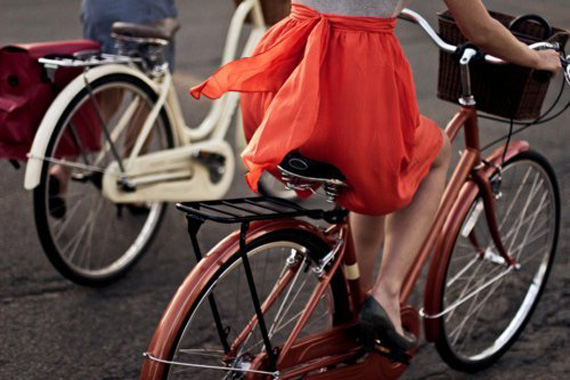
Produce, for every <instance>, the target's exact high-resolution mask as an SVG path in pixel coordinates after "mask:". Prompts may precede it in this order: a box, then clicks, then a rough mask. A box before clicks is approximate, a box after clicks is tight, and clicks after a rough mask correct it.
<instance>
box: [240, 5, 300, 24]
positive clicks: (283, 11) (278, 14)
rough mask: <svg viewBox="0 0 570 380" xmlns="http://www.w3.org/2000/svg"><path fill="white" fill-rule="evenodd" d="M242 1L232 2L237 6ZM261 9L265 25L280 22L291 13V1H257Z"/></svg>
mask: <svg viewBox="0 0 570 380" xmlns="http://www.w3.org/2000/svg"><path fill="white" fill-rule="evenodd" d="M242 1H243V0H234V3H235V4H236V6H238V5H239V4H240V3H241V2H242ZM259 1H260V2H261V8H262V9H263V18H264V19H265V23H266V24H267V25H273V24H276V23H277V22H279V21H281V20H282V19H284V18H285V17H287V16H288V15H289V13H291V0H259Z"/></svg>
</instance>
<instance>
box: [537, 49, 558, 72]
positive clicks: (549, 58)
mask: <svg viewBox="0 0 570 380" xmlns="http://www.w3.org/2000/svg"><path fill="white" fill-rule="evenodd" d="M536 54H537V56H538V61H537V64H536V66H535V67H534V68H535V69H537V70H544V71H549V72H551V73H552V74H557V73H558V72H559V71H560V70H561V69H562V63H561V62H560V53H559V52H558V51H556V50H538V51H536Z"/></svg>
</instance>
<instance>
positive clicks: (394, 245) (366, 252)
mask: <svg viewBox="0 0 570 380" xmlns="http://www.w3.org/2000/svg"><path fill="white" fill-rule="evenodd" d="M443 136H444V143H443V146H442V148H441V150H440V152H439V154H438V156H437V157H436V159H435V160H434V162H433V164H432V167H431V169H430V172H429V173H428V175H427V176H426V178H425V179H424V180H423V181H422V183H421V185H420V186H419V188H418V191H417V192H416V194H415V196H414V199H413V200H412V202H411V203H410V204H409V205H408V206H407V207H406V208H404V209H402V210H400V211H397V212H395V213H393V214H390V215H387V216H368V215H361V214H356V213H351V214H350V223H351V231H352V235H353V241H354V246H355V251H356V254H357V258H358V263H359V267H360V281H361V287H362V289H363V290H364V291H368V290H370V294H371V295H372V296H373V297H374V298H375V299H376V300H377V301H378V302H379V303H380V304H381V305H382V306H383V307H384V309H385V310H386V312H387V313H388V316H389V317H390V319H391V320H392V322H393V323H394V326H395V327H396V331H397V332H398V333H400V334H402V325H401V321H400V292H401V289H402V285H403V282H404V278H405V276H406V274H407V273H408V270H409V269H410V267H411V265H412V263H413V262H414V260H415V258H416V256H417V254H418V253H419V250H420V248H421V245H422V244H423V241H424V240H425V238H426V237H427V234H428V232H429V229H430V227H431V225H432V223H433V220H434V218H435V214H436V212H437V209H438V207H439V203H440V201H441V196H442V194H443V189H444V187H445V176H446V173H447V168H448V166H449V162H450V160H451V144H450V142H449V139H448V138H447V135H445V134H443ZM384 236H386V241H385V243H384V253H383V257H382V265H381V267H380V273H379V275H378V278H377V280H376V283H375V284H374V283H373V267H374V260H375V259H376V257H377V255H378V253H379V252H380V247H381V245H382V240H383V239H384Z"/></svg>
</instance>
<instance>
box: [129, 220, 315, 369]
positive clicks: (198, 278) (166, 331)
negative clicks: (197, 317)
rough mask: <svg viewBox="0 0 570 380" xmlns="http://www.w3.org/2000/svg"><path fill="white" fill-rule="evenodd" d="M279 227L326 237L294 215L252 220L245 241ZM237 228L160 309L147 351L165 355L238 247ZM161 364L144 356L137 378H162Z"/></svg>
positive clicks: (168, 353)
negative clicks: (213, 279) (219, 271)
mask: <svg viewBox="0 0 570 380" xmlns="http://www.w3.org/2000/svg"><path fill="white" fill-rule="evenodd" d="M282 230H296V231H299V232H307V233H311V234H314V235H316V236H318V237H320V238H322V239H323V241H326V237H325V235H324V233H323V231H321V230H319V229H318V228H317V227H315V226H313V225H312V224H309V223H307V222H304V221H301V220H296V219H284V220H275V221H262V222H257V223H252V225H251V227H250V228H249V230H248V232H247V235H246V244H249V243H251V242H252V241H254V240H255V239H257V238H259V237H261V236H262V235H265V234H268V233H272V232H275V231H282ZM239 239H240V236H239V230H237V231H235V232H233V233H232V234H231V235H229V236H228V237H226V238H225V239H224V240H222V241H221V242H220V243H218V244H217V245H216V246H215V247H214V248H212V249H211V250H210V251H209V252H208V253H207V254H206V255H205V256H204V257H203V259H202V260H200V262H198V264H197V265H196V266H195V267H194V268H193V269H192V271H191V272H190V273H189V274H188V276H187V277H186V279H185V280H184V282H183V283H182V285H181V286H180V287H179V288H178V290H177V292H176V294H175V295H174V297H173V298H172V300H171V301H170V304H169V305H168V307H167V308H166V310H165V311H164V313H163V315H162V318H161V320H160V322H159V323H158V326H157V328H156V330H155V333H154V335H153V338H152V340H151V343H150V345H149V348H148V351H147V352H148V353H150V354H151V355H152V356H154V357H156V358H160V359H168V358H170V356H171V354H172V353H171V352H170V350H171V349H172V347H173V346H174V344H175V341H176V339H178V332H179V331H180V330H181V329H182V328H183V324H184V323H185V322H186V317H187V315H188V313H189V312H190V308H191V307H192V305H193V304H194V302H195V301H196V300H197V298H198V296H199V295H200V294H201V293H202V291H203V290H204V288H205V285H206V284H207V283H208V282H209V281H210V279H211V278H212V276H213V275H214V274H215V273H216V272H217V271H218V270H219V269H220V268H222V267H223V266H224V265H225V264H226V263H227V262H228V260H230V258H231V257H232V256H233V255H234V254H235V253H236V252H237V251H238V250H239ZM165 368H166V365H165V364H162V363H158V362H156V361H152V360H150V359H146V360H145V361H144V363H143V368H142V372H141V377H140V378H141V379H162V376H163V373H164V370H165Z"/></svg>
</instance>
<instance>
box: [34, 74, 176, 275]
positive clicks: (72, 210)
mask: <svg viewBox="0 0 570 380" xmlns="http://www.w3.org/2000/svg"><path fill="white" fill-rule="evenodd" d="M90 91H92V93H93V94H95V95H94V96H95V98H96V99H97V102H99V101H100V102H102V103H101V104H104V105H105V106H104V107H99V108H102V109H103V111H104V112H102V113H104V114H106V116H105V117H107V119H108V120H107V123H108V124H109V128H111V125H110V124H111V122H113V120H117V119H119V120H120V118H121V115H123V117H126V116H124V115H125V114H126V112H128V110H129V109H132V110H133V111H132V113H131V114H130V117H131V119H128V120H127V121H126V123H125V124H126V126H124V127H123V128H122V129H120V130H119V128H117V129H113V130H110V131H109V133H113V131H115V130H116V131H118V132H117V135H116V136H115V137H116V144H115V145H116V146H115V148H116V149H117V150H121V151H123V152H120V153H125V154H124V155H127V154H128V151H129V149H131V147H132V144H133V143H134V141H135V140H136V138H135V137H134V136H137V133H138V132H139V131H140V129H139V128H137V125H139V124H137V122H138V121H139V120H143V118H144V119H146V116H144V115H145V112H149V110H150V109H151V108H152V106H153V105H154V104H155V102H156V101H157V99H158V95H157V94H156V93H155V92H154V90H153V89H152V88H150V87H149V86H148V85H147V84H146V83H145V82H144V81H142V80H141V79H139V78H137V77H134V76H131V75H128V74H108V75H105V76H102V77H100V78H98V79H96V80H94V81H93V82H92V83H91V84H90V89H88V88H86V87H83V88H82V89H81V90H80V91H78V92H77V93H76V94H75V95H74V96H73V98H72V100H71V101H70V102H69V105H68V106H67V107H66V108H65V109H64V111H63V112H62V113H61V115H60V116H59V118H58V120H57V123H56V126H55V129H54V131H53V133H52V134H51V136H50V137H49V143H48V147H47V150H46V157H47V159H44V161H43V163H42V167H41V175H40V183H39V185H38V186H37V187H36V188H35V189H34V192H33V203H34V216H35V222H36V228H37V231H38V235H39V238H40V242H41V245H42V247H43V249H44V252H45V253H46V256H47V257H48V259H49V260H50V262H51V263H52V264H53V266H54V267H55V268H56V269H57V270H58V271H59V272H60V273H61V274H62V275H63V276H64V277H66V278H67V279H69V280H71V281H73V282H75V283H77V284H80V285H85V286H103V285H107V284H109V283H111V282H113V281H115V280H117V279H118V278H120V277H121V276H123V275H124V274H125V273H126V272H127V271H128V270H129V269H131V268H132V267H133V265H134V264H135V263H136V262H137V261H138V260H139V259H140V258H141V257H142V255H143V254H144V253H145V251H146V250H147V248H148V246H149V245H150V243H151V242H152V239H153V238H154V236H155V235H156V232H157V230H158V228H159V226H160V222H161V220H162V219H163V216H164V212H165V206H166V205H165V204H164V203H160V202H154V203H150V204H143V205H117V204H114V203H112V202H111V201H110V200H108V199H107V198H105V197H104V196H103V194H102V191H101V185H100V183H98V182H99V181H100V179H98V176H102V174H101V173H98V172H97V171H95V170H93V171H92V172H89V171H88V170H85V169H83V171H81V170H79V169H75V168H73V167H71V168H70V167H67V166H65V165H60V168H64V169H63V171H64V172H67V173H68V177H69V178H70V179H69V180H68V181H67V184H68V186H69V189H68V191H67V192H66V193H65V195H60V194H59V193H58V191H59V189H60V186H61V183H60V181H59V180H57V181H54V180H53V179H52V176H51V175H50V170H51V168H53V167H54V165H58V164H57V163H53V162H50V160H49V159H50V158H56V159H57V158H58V157H59V156H61V157H59V158H62V157H63V158H65V159H66V160H68V161H69V160H71V161H77V162H80V161H84V162H86V163H89V160H95V158H93V157H96V156H97V155H98V154H99V155H100V160H101V164H100V167H101V171H104V169H105V161H106V160H109V159H111V160H112V158H108V157H110V156H112V154H111V152H109V151H110V149H108V148H107V147H105V152H106V153H100V152H102V151H104V149H102V147H104V146H105V145H104V144H105V143H106V140H105V138H104V136H103V137H101V136H102V135H101V133H102V132H103V131H102V129H101V127H100V124H97V123H100V122H99V117H101V115H99V117H97V118H94V115H97V112H98V111H96V110H95V107H94V106H93V105H92V104H94V101H91V103H89V99H90V95H89V94H90ZM117 99H120V100H119V102H118V105H117V104H116V103H115V102H114V101H115V100H117ZM138 99H140V100H138ZM101 104H99V105H98V106H101ZM121 107H123V108H121ZM89 108H91V110H89ZM113 108H114V110H113ZM99 111H100V110H99ZM100 113H101V112H100ZM113 118H115V119H113ZM93 120H96V121H93ZM141 123H142V122H141ZM116 124H120V122H118V121H117V122H116ZM90 125H91V126H90ZM97 125H99V127H97ZM133 125H134V127H133ZM112 127H113V128H115V127H116V125H114V126H112ZM86 130H87V131H89V135H88V133H87V132H85V131H86ZM78 131H84V132H83V134H84V135H85V136H82V135H81V133H78ZM93 131H95V132H93ZM98 133H99V134H98ZM87 135H88V136H87ZM69 136H71V137H72V138H71V140H70V137H69ZM78 136H79V137H78ZM93 140H95V141H98V143H93ZM70 141H71V143H70ZM120 141H122V142H120ZM86 144H87V145H89V144H91V145H98V147H97V148H89V147H87V148H85V146H86ZM155 144H156V146H155ZM173 146H174V140H173V133H172V130H171V123H170V120H169V119H168V116H167V113H166V112H165V110H164V109H162V110H161V112H160V113H159V116H158V118H157V122H156V124H155V125H154V126H153V129H152V131H151V134H150V135H149V137H148V139H147V140H146V141H145V143H144V148H143V149H144V152H148V151H150V150H152V149H154V148H157V149H165V148H172V147H173ZM70 147H71V148H70ZM90 149H91V150H90ZM72 151H73V152H72ZM69 155H71V159H70V158H69V157H67V156H69ZM82 177H83V178H87V180H86V181H83V182H82V179H81V178H82ZM82 184H83V185H86V186H81V185H82ZM54 186H57V188H55V189H54ZM72 190H73V191H72ZM50 192H51V193H50ZM50 196H51V198H50ZM55 197H57V198H59V199H61V200H62V201H63V202H64V203H63V206H61V203H57V204H56V206H57V205H60V206H59V207H62V208H63V207H64V208H63V210H65V212H63V213H62V214H63V216H62V215H61V214H60V215H59V216H58V215H57V214H56V211H57V208H55V207H54V203H52V202H53V199H54V198H55ZM73 197H75V198H73ZM90 198H92V200H93V201H92V202H91V205H90V204H89V202H90V201H89V199H90ZM50 200H51V201H50ZM58 202H59V201H58ZM82 202H83V203H82ZM97 207H98V209H97ZM82 210H83V211H87V212H88V213H89V214H87V215H89V217H88V218H86V219H83V220H82V218H81V214H82ZM95 211H96V212H95ZM109 216H110V217H109ZM143 218H144V220H142V219H143ZM121 220H122V222H121ZM82 223H84V224H82ZM58 226H59V227H58ZM86 226H87V227H86ZM76 227H77V230H76V231H75V232H74V228H76ZM85 235H87V236H85ZM73 239H76V240H73ZM86 239H89V240H87V241H85V240H86ZM70 241H71V243H70ZM69 244H71V246H69ZM89 244H91V245H89ZM64 248H65V249H64ZM68 249H69V251H70V252H69V253H67V252H66V250H68ZM71 250H73V252H71ZM80 260H82V261H80ZM96 260H99V263H98V264H95V263H96Z"/></svg>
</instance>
